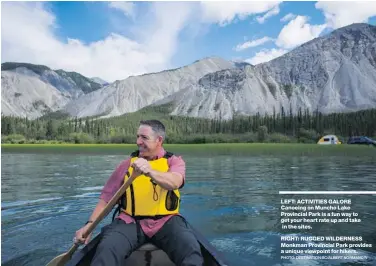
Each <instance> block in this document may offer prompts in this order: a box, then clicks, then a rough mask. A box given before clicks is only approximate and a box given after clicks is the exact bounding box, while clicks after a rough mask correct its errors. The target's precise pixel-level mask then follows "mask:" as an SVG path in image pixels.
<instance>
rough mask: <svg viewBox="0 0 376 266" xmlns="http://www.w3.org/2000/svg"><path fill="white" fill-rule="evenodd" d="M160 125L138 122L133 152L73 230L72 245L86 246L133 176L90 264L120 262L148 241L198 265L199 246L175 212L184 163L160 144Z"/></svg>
mask: <svg viewBox="0 0 376 266" xmlns="http://www.w3.org/2000/svg"><path fill="white" fill-rule="evenodd" d="M165 134H166V133H165V127H164V125H163V124H162V123H161V122H160V121H158V120H147V121H141V122H140V126H139V128H138V132H137V146H138V151H136V152H134V153H132V155H131V156H130V158H128V159H127V160H125V161H123V162H122V163H120V165H119V166H118V167H117V168H116V170H115V171H114V172H113V174H112V175H111V176H110V178H109V179H108V181H107V182H106V184H105V186H104V188H103V190H102V193H101V195H100V199H99V202H98V204H97V206H96V207H95V209H94V211H93V213H92V215H91V216H90V219H89V220H88V222H87V223H86V225H85V226H83V227H82V228H81V229H79V230H78V231H77V232H76V235H75V241H76V243H85V244H87V243H88V242H89V240H90V237H91V234H90V235H89V236H88V237H87V238H86V239H84V238H83V237H82V235H83V233H84V232H85V231H86V230H87V228H88V224H89V223H91V222H92V221H93V220H95V218H96V217H97V216H98V214H99V213H100V212H101V210H103V209H104V208H105V206H106V204H107V202H108V201H109V200H110V199H111V198H112V197H113V195H114V194H115V193H116V191H117V190H118V189H119V188H120V186H121V185H122V184H123V182H125V181H126V180H127V179H128V178H129V177H130V176H131V175H132V174H135V175H136V176H137V178H136V179H135V180H134V181H133V183H132V185H131V186H130V187H129V188H128V189H127V190H126V193H125V196H124V197H123V198H122V201H121V202H122V203H121V207H122V209H121V211H120V214H119V216H118V217H117V218H116V219H114V221H113V222H112V223H111V224H110V225H108V226H106V227H105V229H104V231H103V237H102V239H101V241H100V243H99V245H98V247H97V249H96V254H95V255H94V257H93V260H92V263H91V265H93V266H99V265H113V266H115V265H119V266H120V265H121V263H122V262H123V261H124V259H125V258H127V257H129V256H130V254H131V253H132V252H133V251H135V250H136V249H137V248H139V247H140V246H141V245H142V244H144V243H145V242H146V241H149V242H151V243H153V244H154V245H156V246H157V247H159V248H160V249H162V250H163V251H164V252H166V253H167V255H168V256H169V257H170V259H171V260H172V261H173V262H174V263H175V264H176V265H186V266H188V265H203V257H202V254H201V250H200V244H199V242H198V241H197V239H196V237H195V234H194V233H193V231H192V230H191V229H190V228H189V227H188V225H187V223H186V222H185V220H184V218H183V217H182V216H180V215H179V207H180V193H179V189H180V188H182V187H183V185H184V182H185V162H184V160H183V159H182V158H181V157H178V156H175V155H173V154H172V153H169V152H166V151H165V150H164V148H163V147H162V145H163V142H164V139H165Z"/></svg>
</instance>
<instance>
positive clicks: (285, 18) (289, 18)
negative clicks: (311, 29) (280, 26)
mask: <svg viewBox="0 0 376 266" xmlns="http://www.w3.org/2000/svg"><path fill="white" fill-rule="evenodd" d="M294 18H296V15H294V14H293V13H288V14H287V15H286V16H284V17H283V18H281V22H287V21H290V20H293V19H294Z"/></svg>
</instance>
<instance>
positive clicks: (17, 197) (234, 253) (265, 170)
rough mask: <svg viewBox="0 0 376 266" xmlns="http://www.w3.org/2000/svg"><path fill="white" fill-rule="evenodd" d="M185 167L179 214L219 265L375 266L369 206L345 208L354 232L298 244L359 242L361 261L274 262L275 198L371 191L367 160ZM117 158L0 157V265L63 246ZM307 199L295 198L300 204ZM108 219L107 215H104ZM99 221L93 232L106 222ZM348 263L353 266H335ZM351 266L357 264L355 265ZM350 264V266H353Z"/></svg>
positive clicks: (374, 202)
mask: <svg viewBox="0 0 376 266" xmlns="http://www.w3.org/2000/svg"><path fill="white" fill-rule="evenodd" d="M183 156H184V159H185V160H186V164H187V179H186V185H185V187H184V189H183V191H182V194H183V199H182V213H183V215H184V216H185V217H186V218H187V219H188V221H190V223H191V224H192V225H193V226H195V227H196V229H198V230H199V231H200V232H201V233H202V234H203V235H205V236H206V237H207V238H208V239H209V241H210V242H211V243H212V244H213V245H214V246H215V247H216V248H217V249H218V250H219V251H221V252H223V254H224V255H225V257H226V258H227V260H228V262H229V265H234V266H249V265H261V266H262V265H376V225H375V224H376V223H375V222H376V196H375V195H343V196H326V195H311V196H309V198H312V199H315V198H340V199H344V198H345V199H351V200H352V205H351V208H352V210H353V211H355V212H358V213H359V216H358V217H359V218H361V219H362V222H360V223H352V224H350V223H342V224H335V225H334V224H316V225H313V226H314V228H313V229H312V230H305V231H304V230H303V231H300V232H297V231H294V232H293V233H296V234H299V235H306V236H310V235H332V236H341V235H355V236H357V235H359V236H362V237H363V240H364V241H366V242H368V243H371V244H372V245H373V247H372V248H368V249H367V248H363V249H360V248H359V249H356V250H357V251H358V253H357V254H358V255H364V256H367V257H368V259H367V260H356V259H355V260H354V259H353V260H347V261H345V260H315V261H312V260H281V255H280V250H281V248H280V243H281V241H280V238H281V234H287V233H288V231H286V230H284V231H282V229H281V223H280V206H281V203H280V202H281V198H295V199H297V198H299V197H298V196H287V195H283V197H282V195H279V193H278V192H279V191H280V190H299V191H303V190H349V191H354V190H355V191H359V190H368V191H376V177H375V173H376V164H375V161H376V160H375V158H376V157H375V156H368V157H359V156H357V155H356V154H353V155H348V156H314V155H313V156H283V155H278V156H270V155H263V156H255V155H249V156H248V155H245V154H243V155H242V156H238V155H234V156H231V155H218V156H213V155H207V156H205V155H203V154H200V155H199V156H195V155H194V154H190V153H185V154H183ZM124 158H125V156H121V155H105V154H101V155H87V154H86V155H85V154H64V153H56V154H47V153H44V154H42V153H40V154H38V153H36V154H28V153H2V156H1V161H2V162H1V170H2V171H1V179H2V180H1V189H2V195H1V196H2V212H1V219H2V227H1V234H2V238H1V241H2V243H1V244H2V246H1V248H2V253H1V260H2V263H3V265H7V266H9V265H37V266H41V265H45V264H46V263H47V262H49V261H50V260H51V259H52V258H53V257H55V256H56V255H58V254H61V253H63V252H66V251H67V250H68V249H69V248H70V247H71V245H72V238H73V236H74V232H75V231H76V230H77V229H79V228H80V227H81V226H82V224H83V223H84V222H85V221H86V220H87V219H88V217H89V215H90V214H91V212H92V210H93V208H94V207H95V205H96V203H97V200H98V196H99V194H100V190H101V188H102V186H103V184H104V183H105V182H106V180H107V178H108V177H109V175H110V174H111V173H112V171H113V169H114V168H115V167H116V165H117V164H118V163H119V162H120V161H121V160H123V159H124ZM302 197H304V198H307V197H308V196H301V197H300V198H302ZM111 215H112V214H111ZM111 215H109V216H108V217H107V218H106V219H105V220H104V221H103V222H102V223H101V224H100V225H99V226H98V227H97V229H96V230H95V233H94V234H96V233H98V232H99V228H100V227H102V226H104V225H105V224H106V223H108V222H110V219H111V217H110V216H111ZM345 262H352V263H354V264H341V263H345ZM356 262H357V263H356ZM355 263H356V264H355Z"/></svg>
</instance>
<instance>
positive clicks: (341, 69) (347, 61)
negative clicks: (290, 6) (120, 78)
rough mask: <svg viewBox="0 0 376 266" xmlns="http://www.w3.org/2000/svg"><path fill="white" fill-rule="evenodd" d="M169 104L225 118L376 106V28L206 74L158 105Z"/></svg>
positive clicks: (358, 28) (351, 30)
mask: <svg viewBox="0 0 376 266" xmlns="http://www.w3.org/2000/svg"><path fill="white" fill-rule="evenodd" d="M168 102H171V103H174V106H175V108H174V110H173V112H172V114H177V115H188V116H196V117H211V118H214V117H222V118H224V119H229V118H231V117H232V116H233V115H234V114H256V113H257V112H259V113H260V114H272V113H273V112H274V110H275V112H276V113H278V112H281V110H282V107H283V108H284V110H285V112H288V111H289V110H290V108H291V109H292V112H293V113H296V112H297V111H298V110H299V108H301V109H302V111H303V110H304V109H309V110H310V111H311V112H312V111H315V110H319V111H321V112H323V113H331V112H347V111H356V110H360V109H367V108H376V27H375V26H371V25H367V24H353V25H350V26H347V27H344V28H342V29H338V30H336V31H334V32H332V34H329V35H327V36H324V37H320V38H316V39H314V40H312V41H310V42H308V43H306V44H304V45H302V46H300V47H298V48H296V49H294V50H293V51H291V52H289V53H287V54H285V55H283V56H281V57H279V58H276V59H274V60H272V61H270V62H267V63H263V64H260V65H256V66H250V65H248V66H244V67H243V68H236V69H226V70H222V71H218V72H216V73H210V74H207V75H205V76H204V77H203V78H201V79H200V80H199V81H198V82H197V83H196V84H192V85H191V86H190V87H187V88H184V89H182V90H180V91H178V92H176V93H175V94H173V95H170V96H169V97H168V98H166V99H163V100H161V101H159V102H157V103H155V104H161V103H168Z"/></svg>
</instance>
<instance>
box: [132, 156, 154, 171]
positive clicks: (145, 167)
mask: <svg viewBox="0 0 376 266" xmlns="http://www.w3.org/2000/svg"><path fill="white" fill-rule="evenodd" d="M132 167H133V169H134V170H135V171H136V172H139V173H140V174H149V173H150V171H151V170H152V169H151V166H150V164H149V162H148V161H147V160H146V159H144V158H138V159H137V160H136V161H134V163H133V164H132Z"/></svg>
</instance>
